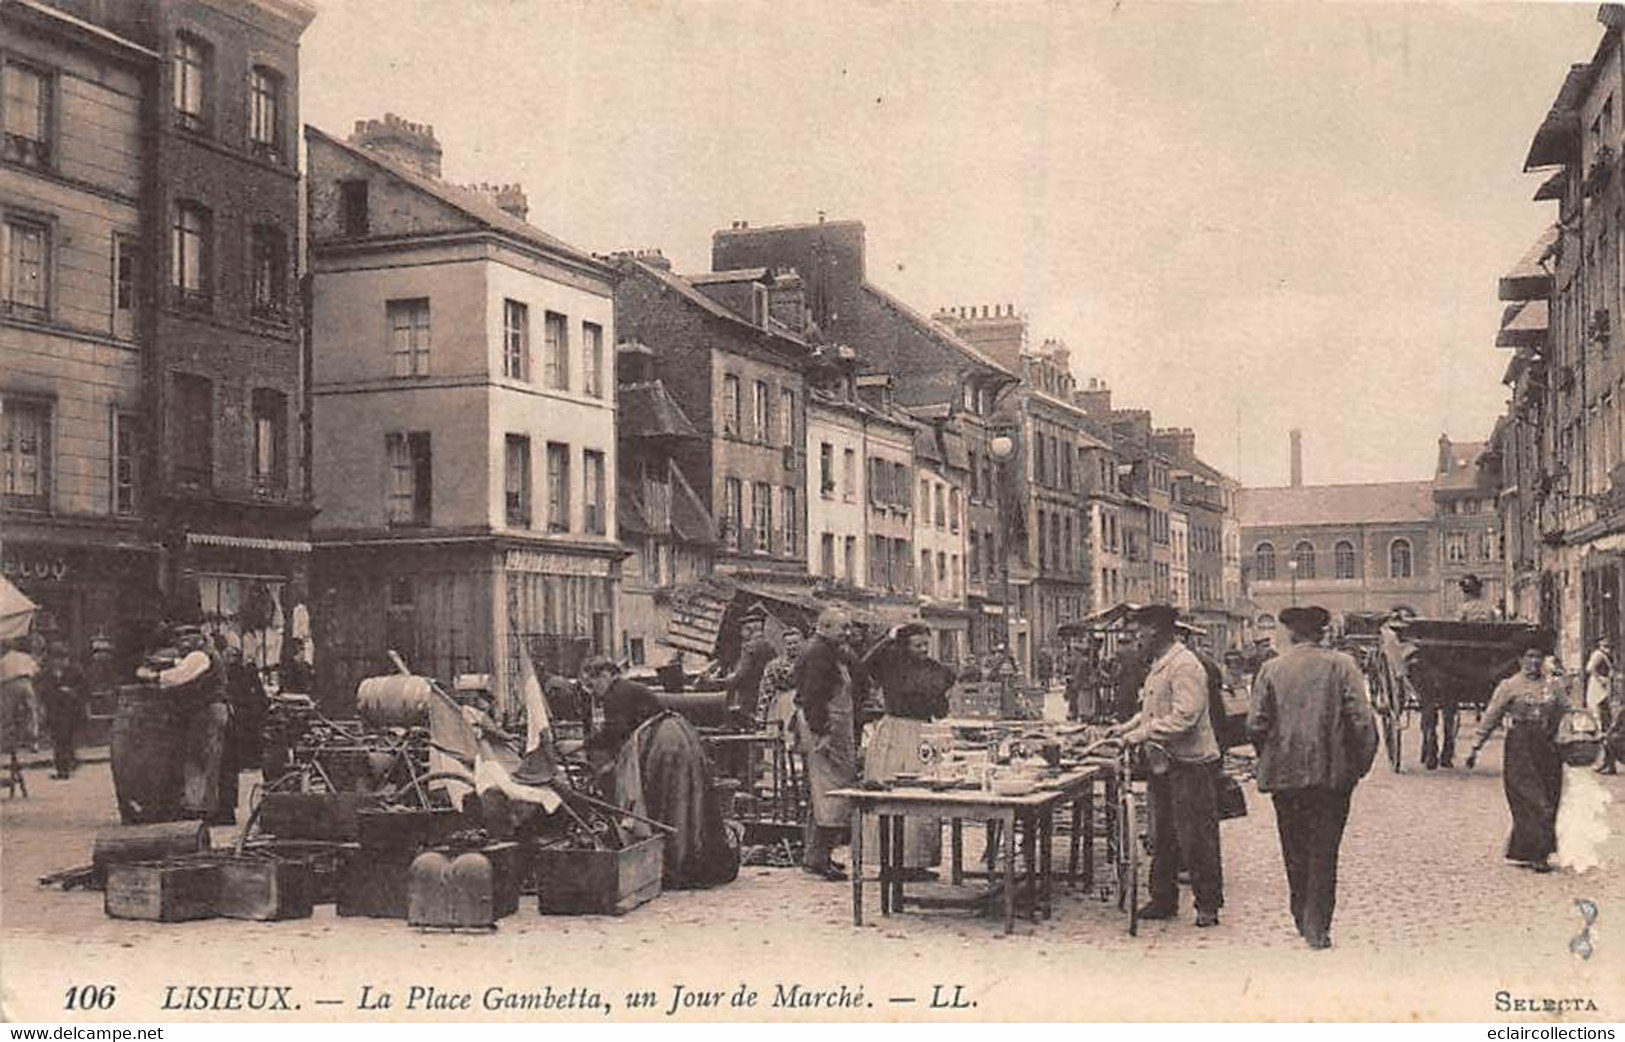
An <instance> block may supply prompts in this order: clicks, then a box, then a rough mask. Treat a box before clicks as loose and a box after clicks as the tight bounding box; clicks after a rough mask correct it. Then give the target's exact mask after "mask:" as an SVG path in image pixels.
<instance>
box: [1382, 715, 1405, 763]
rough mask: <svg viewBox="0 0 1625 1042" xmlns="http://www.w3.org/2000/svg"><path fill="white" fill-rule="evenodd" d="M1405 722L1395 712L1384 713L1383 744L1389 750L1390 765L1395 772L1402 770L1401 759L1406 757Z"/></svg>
mask: <svg viewBox="0 0 1625 1042" xmlns="http://www.w3.org/2000/svg"><path fill="white" fill-rule="evenodd" d="M1404 733H1405V732H1404V722H1403V721H1402V720H1400V719H1398V718H1397V717H1396V716H1395V715H1394V713H1393V712H1391V711H1390V712H1386V713H1383V714H1382V746H1383V748H1384V749H1386V750H1387V751H1388V766H1389V767H1390V768H1392V769H1393V772H1394V773H1395V774H1398V773H1399V771H1400V761H1401V760H1402V759H1403V758H1404V744H1405V743H1404V739H1403V738H1402V737H1401V736H1402V735H1403V734H1404Z"/></svg>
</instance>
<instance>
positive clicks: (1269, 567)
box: [1253, 543, 1275, 582]
mask: <svg viewBox="0 0 1625 1042" xmlns="http://www.w3.org/2000/svg"><path fill="white" fill-rule="evenodd" d="M1253 572H1254V573H1255V574H1254V575H1253V578H1255V579H1258V580H1259V581H1261V582H1269V581H1270V580H1271V579H1273V578H1275V544H1273V543H1259V544H1258V546H1256V547H1254V548H1253Z"/></svg>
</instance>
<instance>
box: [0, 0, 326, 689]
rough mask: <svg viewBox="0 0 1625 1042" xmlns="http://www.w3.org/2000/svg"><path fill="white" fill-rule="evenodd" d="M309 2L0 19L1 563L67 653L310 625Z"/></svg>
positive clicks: (19, 14)
mask: <svg viewBox="0 0 1625 1042" xmlns="http://www.w3.org/2000/svg"><path fill="white" fill-rule="evenodd" d="M315 13H316V12H315V8H314V7H313V6H312V5H310V4H309V3H306V2H305V0H186V2H182V0H127V2H123V3H109V2H105V0H15V2H10V3H6V4H4V5H0V21H3V24H4V33H3V34H0V81H3V83H0V97H3V99H4V100H3V108H0V218H3V235H0V238H3V241H0V276H3V277H0V287H3V289H0V409H3V411H4V416H5V419H4V431H3V434H0V443H3V446H4V456H5V459H4V474H5V479H4V480H5V498H4V503H3V510H4V518H3V527H4V548H3V550H0V568H3V570H4V571H5V572H6V573H7V574H8V575H10V576H11V577H13V578H15V579H17V580H18V582H19V584H20V585H21V586H23V588H24V589H25V590H26V591H27V592H28V593H29V595H30V596H32V597H34V598H35V599H36V600H37V601H38V602H39V603H40V604H41V605H42V606H44V608H45V615H44V616H43V617H42V620H41V622H42V629H44V630H46V631H48V632H50V633H51V635H52V636H56V637H60V638H61V639H63V640H65V641H66V642H67V643H68V644H69V645H70V647H71V648H72V650H74V651H75V652H76V653H78V654H83V653H84V650H85V646H86V644H87V643H88V641H89V639H90V638H91V637H93V636H105V637H108V638H110V639H112V640H113V641H114V643H115V645H116V646H117V650H118V652H119V653H120V654H121V655H123V656H126V657H130V656H134V655H135V654H137V653H138V652H139V651H140V645H141V643H143V642H144V641H146V640H149V639H151V638H152V636H153V633H152V628H153V625H154V624H156V623H157V622H159V621H162V620H163V619H166V618H167V619H170V620H181V619H190V620H193V621H202V622H203V623H204V624H205V626H206V627H207V628H209V629H210V630H212V631H214V632H216V633H219V634H222V635H225V636H227V637H228V638H229V639H231V640H232V641H234V642H237V643H239V644H241V645H242V646H243V648H244V650H245V651H246V652H247V654H248V657H249V658H251V659H253V660H255V661H257V662H259V663H260V664H261V665H264V666H269V667H274V666H275V665H276V664H277V663H278V661H279V660H280V658H281V654H282V646H283V643H284V641H283V638H284V637H286V636H291V635H302V634H303V633H304V632H305V630H306V627H307V623H308V606H307V603H306V602H307V592H306V586H307V583H306V579H307V576H308V569H309V558H310V554H309V550H310V546H309V542H308V530H309V520H310V514H311V507H310V487H309V469H308V466H307V444H308V443H307V439H306V438H305V436H304V432H305V427H304V418H305V416H306V405H307V395H306V377H307V375H308V369H307V366H306V358H305V353H304V340H303V335H302V334H303V322H302V314H301V311H302V309H301V307H300V296H299V279H298V274H299V266H298V256H297V243H298V228H299V170H298V163H297V147H296V144H297V138H296V135H297V127H298V115H297V113H298V84H299V50H298V46H299V39H300V36H301V35H302V34H303V32H304V30H305V29H306V27H308V25H309V24H310V23H311V21H312V19H313V18H314V17H315Z"/></svg>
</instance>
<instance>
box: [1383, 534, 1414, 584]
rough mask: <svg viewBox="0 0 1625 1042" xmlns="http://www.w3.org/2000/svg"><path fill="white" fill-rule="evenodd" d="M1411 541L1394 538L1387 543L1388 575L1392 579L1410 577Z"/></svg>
mask: <svg viewBox="0 0 1625 1042" xmlns="http://www.w3.org/2000/svg"><path fill="white" fill-rule="evenodd" d="M1411 567H1412V565H1411V541H1410V540H1409V539H1395V540H1394V541H1393V542H1391V543H1389V544H1388V576H1389V578H1392V579H1409V578H1410V577H1411Z"/></svg>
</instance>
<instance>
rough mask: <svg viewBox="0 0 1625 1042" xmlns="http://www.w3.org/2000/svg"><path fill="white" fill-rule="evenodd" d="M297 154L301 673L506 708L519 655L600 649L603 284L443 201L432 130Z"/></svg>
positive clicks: (606, 647)
mask: <svg viewBox="0 0 1625 1042" xmlns="http://www.w3.org/2000/svg"><path fill="white" fill-rule="evenodd" d="M305 145H306V149H307V156H308V162H309V188H308V199H309V219H308V227H309V237H310V263H311V290H310V292H311V354H312V359H313V385H314V394H313V398H314V406H315V407H314V416H313V421H312V422H313V431H314V438H313V443H314V446H315V454H314V469H315V475H316V484H315V487H316V496H317V501H318V503H319V504H320V506H321V514H320V516H319V518H318V524H317V526H316V539H317V541H318V549H317V554H318V562H319V565H320V582H319V583H318V589H317V591H316V598H317V603H318V605H319V611H318V616H319V618H320V620H321V624H320V626H319V631H318V644H319V646H321V647H322V648H323V650H322V653H321V655H320V657H319V658H318V675H319V677H320V678H321V679H322V680H323V681H324V683H325V684H326V685H327V690H330V691H332V692H334V693H335V697H337V696H339V695H344V696H347V695H348V694H349V693H351V692H353V691H354V689H355V683H356V681H357V680H358V679H359V678H361V677H364V676H367V675H369V674H373V673H378V672H386V671H388V660H387V659H386V658H384V657H383V656H384V654H385V652H386V650H389V649H393V650H396V651H398V652H400V653H401V654H402V655H403V656H404V657H405V658H406V660H407V661H408V663H410V664H411V666H412V668H413V669H415V670H417V671H418V672H421V673H425V674H428V675H434V676H439V677H441V678H442V679H446V680H449V679H451V678H452V677H453V676H455V675H457V674H460V673H488V674H491V676H492V683H493V688H494V692H495V694H496V697H497V700H498V704H499V706H500V707H502V708H503V709H504V710H505V711H509V710H512V709H513V707H514V704H515V700H516V689H517V685H518V683H519V680H520V678H521V677H522V676H523V668H524V665H523V660H524V656H526V655H527V654H529V655H531V656H532V657H536V656H537V655H539V654H540V653H541V652H542V650H543V648H544V647H545V646H546V645H547V644H549V643H556V642H558V641H563V640H568V639H576V640H580V641H583V642H586V643H589V644H590V645H591V647H593V648H595V649H597V650H600V651H603V652H613V651H615V650H616V648H617V646H618V641H617V639H616V632H617V627H616V603H615V599H616V586H617V583H618V579H619V573H620V562H621V559H622V557H623V556H624V551H623V550H622V549H621V546H620V543H619V542H618V540H617V533H618V524H617V518H616V509H615V491H616V485H615V481H616V479H615V475H616V473H617V461H616V452H617V440H616V422H615V416H616V386H615V379H616V377H615V371H614V369H613V368H612V367H613V366H614V364H615V362H614V358H613V356H612V355H611V354H610V351H611V350H612V347H613V345H614V343H615V329H616V323H615V319H616V316H615V303H614V286H615V279H616V271H615V269H614V268H613V267H611V266H610V265H609V264H607V263H605V262H603V261H600V260H597V259H595V258H593V257H592V256H590V255H588V254H586V253H584V252H582V251H580V250H578V249H575V248H574V247H572V246H570V245H568V244H566V243H564V242H561V241H560V240H558V239H557V238H555V237H553V236H551V235H548V234H547V233H546V232H544V231H542V230H541V229H538V228H535V227H533V226H532V225H530V224H527V223H526V222H524V221H523V220H520V219H519V218H518V217H517V216H515V215H514V214H511V213H508V212H506V211H504V210H502V209H499V208H498V207H497V205H496V204H495V203H494V202H493V201H492V200H491V199H490V198H488V197H487V196H486V195H485V194H483V193H480V192H470V191H467V190H464V189H460V188H457V187H455V186H453V185H450V184H447V183H446V182H444V181H443V180H441V178H440V173H441V171H440V157H441V150H440V145H439V143H438V141H437V140H436V138H435V136H434V130H433V128H432V127H427V126H422V125H420V124H415V123H410V122H408V121H406V120H402V119H399V118H396V117H393V116H388V117H385V119H383V120H362V121H358V122H357V124H356V126H355V131H354V133H353V134H352V136H351V138H350V139H349V140H348V141H341V140H339V139H338V138H335V137H333V136H331V135H328V134H326V133H323V132H322V131H320V130H317V129H315V128H313V127H312V128H307V129H306V134H305Z"/></svg>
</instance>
